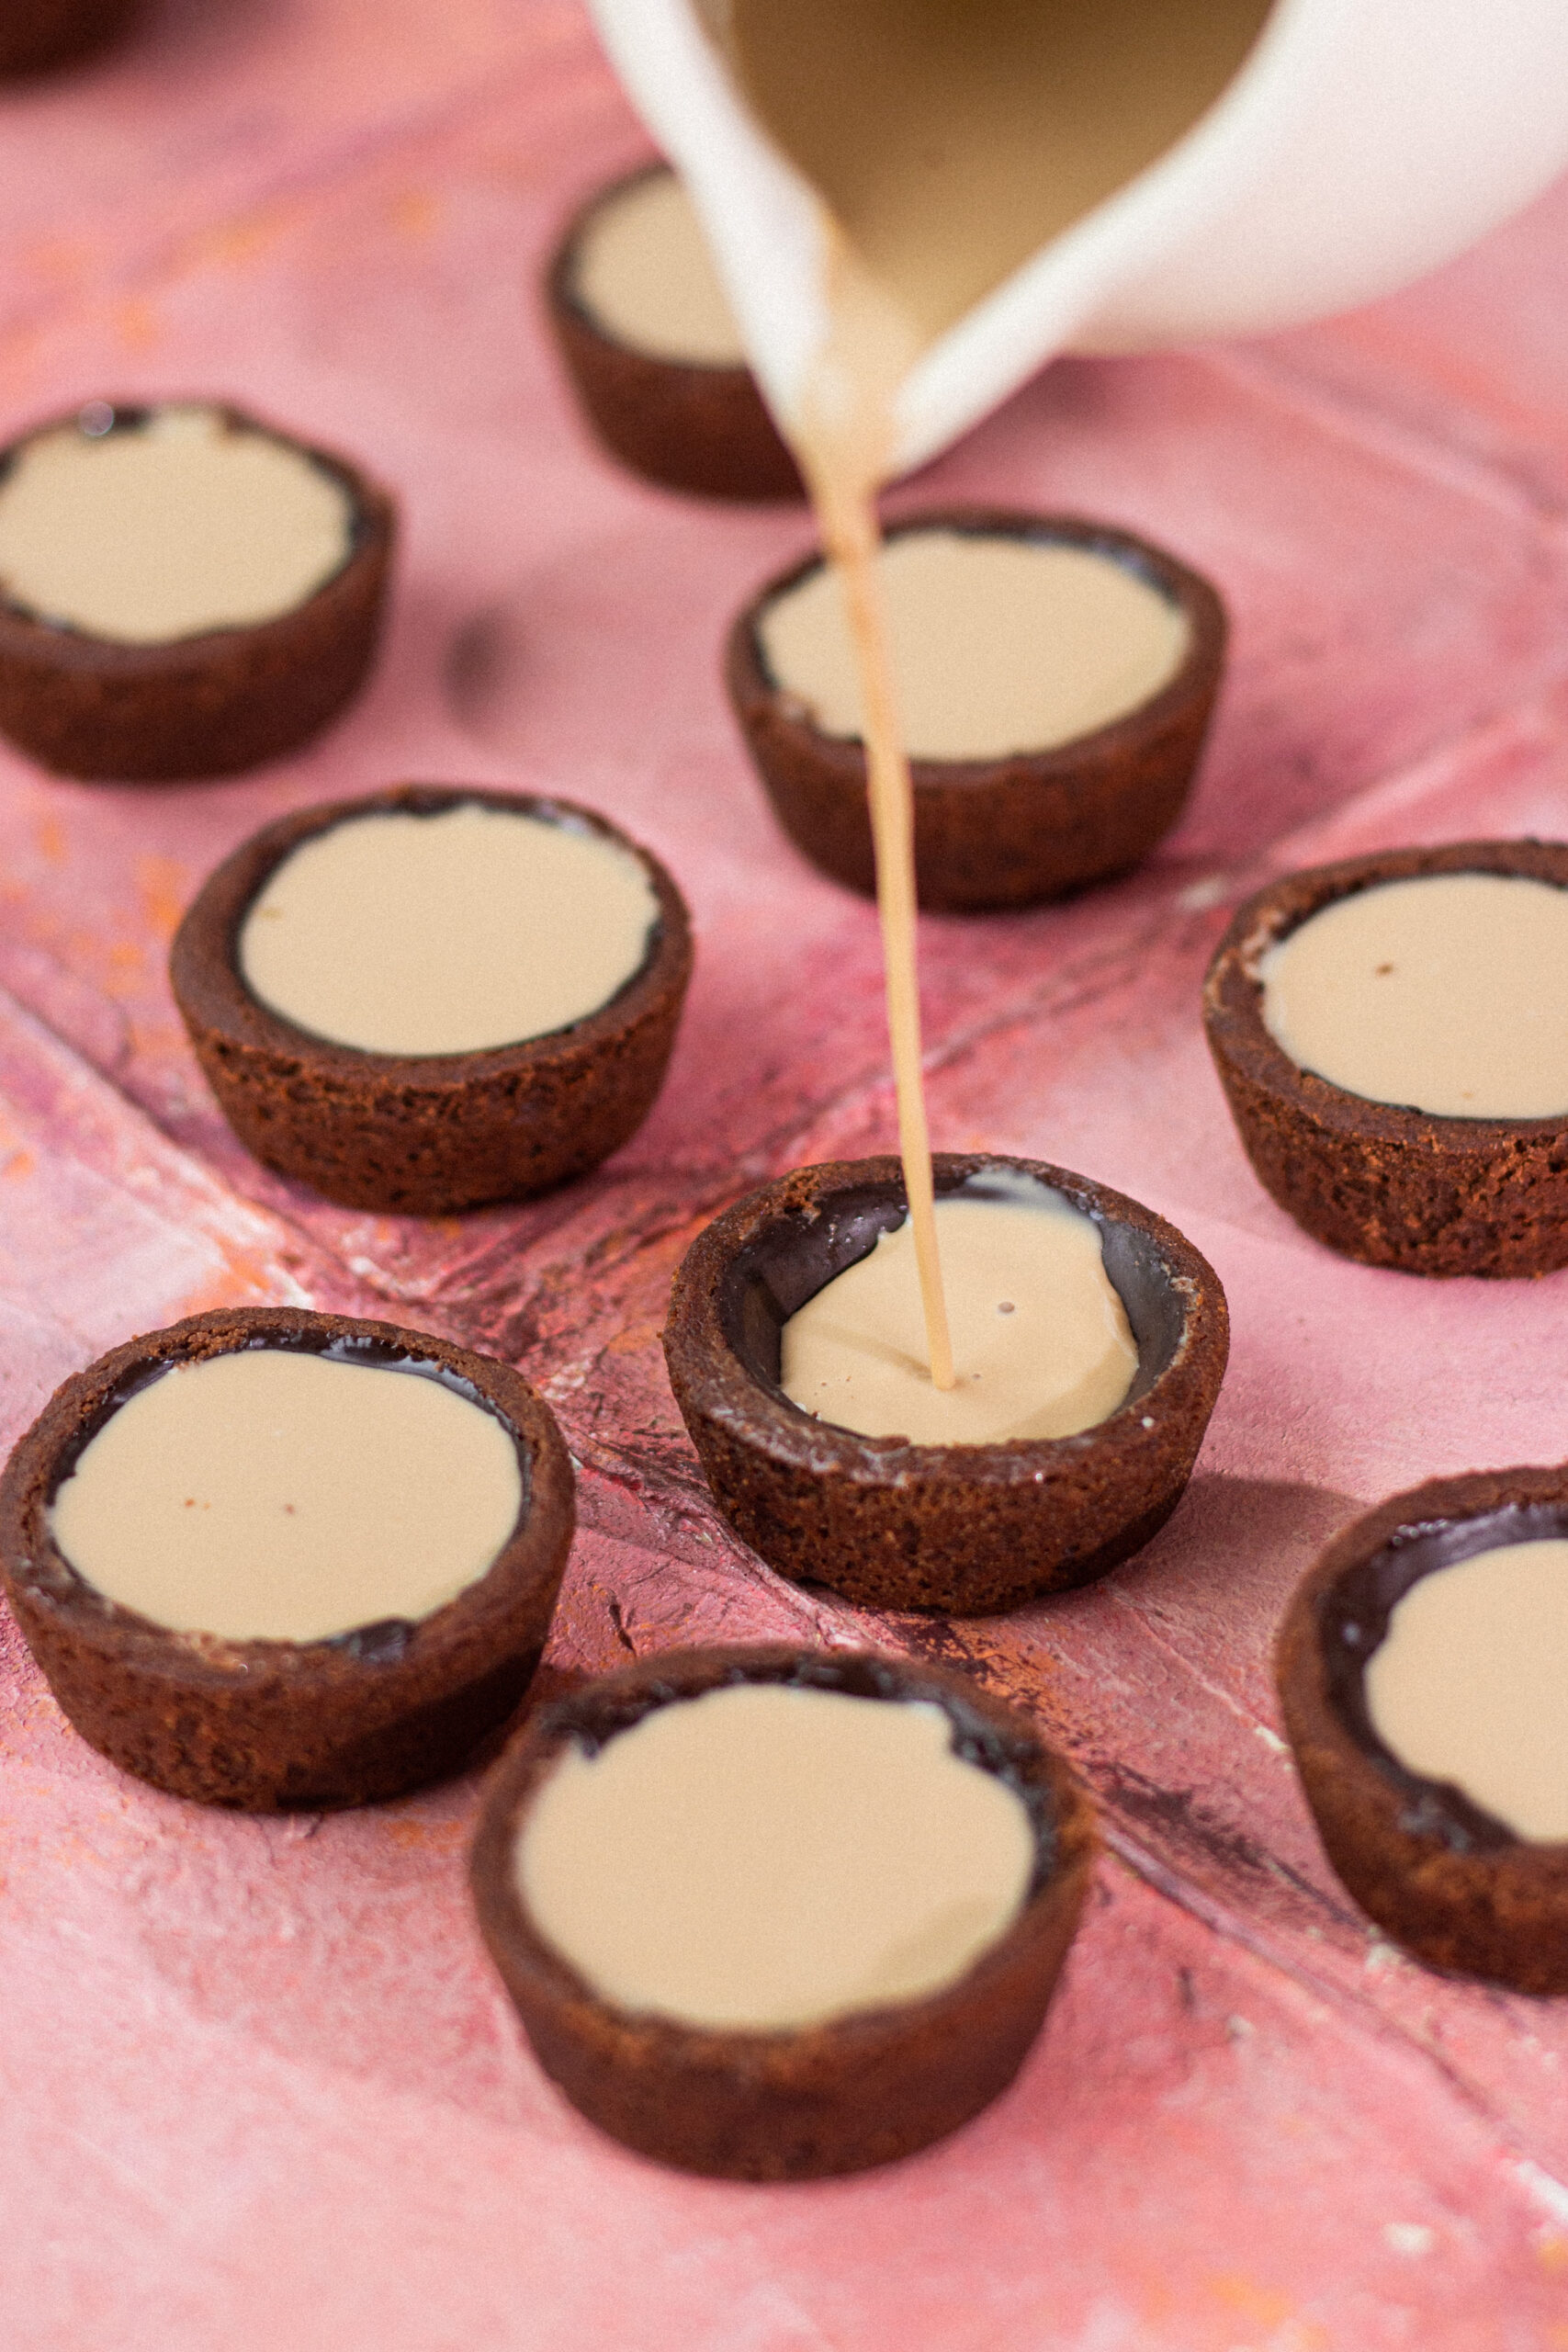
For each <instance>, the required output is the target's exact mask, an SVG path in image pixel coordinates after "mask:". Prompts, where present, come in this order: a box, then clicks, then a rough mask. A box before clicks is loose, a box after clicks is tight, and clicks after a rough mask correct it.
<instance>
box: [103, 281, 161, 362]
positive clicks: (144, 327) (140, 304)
mask: <svg viewBox="0 0 1568 2352" xmlns="http://www.w3.org/2000/svg"><path fill="white" fill-rule="evenodd" d="M114 323H115V333H116V334H118V337H119V339H120V342H121V343H122V345H124V347H125V349H126V350H127V351H151V350H152V347H153V345H155V344H156V343H157V342H158V341H159V340H160V338H161V337H162V335H163V332H164V330H163V328H162V326H161V325H160V324H159V322H158V315H157V312H156V311H154V310H153V308H152V304H151V302H144V301H142V300H141V299H140V298H139V297H138V296H135V295H133V296H132V297H131V298H130V300H129V301H125V302H121V303H120V304H119V305H118V308H117V310H116V311H115V314H114Z"/></svg>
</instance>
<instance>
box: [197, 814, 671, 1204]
mask: <svg viewBox="0 0 1568 2352" xmlns="http://www.w3.org/2000/svg"><path fill="white" fill-rule="evenodd" d="M468 803H472V804H475V805H477V806H479V807H480V808H484V809H501V810H503V811H510V812H513V813H515V814H518V815H522V816H526V817H532V818H535V819H537V820H542V821H544V822H547V823H551V824H559V825H564V826H568V827H570V828H573V829H577V830H581V831H587V832H591V833H593V834H597V835H598V836H600V837H601V838H603V839H604V840H605V841H607V842H614V843H615V844H616V846H617V847H618V848H620V849H621V850H623V851H625V852H626V854H628V855H630V856H632V857H634V858H636V859H637V862H638V863H639V864H640V865H641V866H642V868H643V871H644V872H645V873H646V875H647V876H648V879H649V885H650V886H651V888H652V890H653V892H654V895H655V896H656V898H657V899H658V903H659V916H658V920H657V922H655V924H654V927H653V929H652V931H651V933H650V934H649V943H648V949H647V953H646V955H645V956H644V959H643V962H642V964H641V966H640V967H639V968H638V969H637V972H636V973H635V974H634V975H633V976H632V978H630V979H629V980H628V981H627V982H626V986H625V987H624V988H622V989H620V990H619V991H618V993H617V994H616V995H615V996H614V997H612V998H611V999H610V1001H608V1002H607V1003H605V1004H604V1005H601V1006H600V1007H599V1009H598V1010H597V1011H596V1012H591V1013H589V1014H587V1015H586V1016H585V1017H584V1018H583V1019H582V1020H581V1021H576V1022H573V1023H570V1026H568V1027H566V1028H563V1029H556V1030H552V1031H550V1032H549V1033H548V1034H547V1035H544V1036H539V1037H530V1038H525V1039H524V1040H523V1041H522V1042H521V1043H519V1044H517V1045H512V1046H493V1047H490V1048H485V1049H482V1050H479V1051H476V1052H471V1053H460V1054H419V1055H397V1054H381V1053H371V1052H367V1051H363V1050H361V1049H360V1048H359V1047H357V1046H341V1045H334V1044H333V1043H332V1042H330V1041H329V1040H327V1039H325V1038H321V1037H316V1036H312V1035H310V1034H309V1032H307V1031H305V1030H303V1029H299V1028H296V1027H295V1026H294V1024H293V1023H292V1022H289V1021H288V1020H285V1019H284V1017H283V1016H282V1015H281V1014H280V1013H276V1012H272V1011H271V1010H270V1008H269V1007H267V1006H266V1005H265V1004H263V1003H262V1002H261V1001H259V1000H258V999H257V998H256V997H255V996H254V995H253V994H252V992H251V990H250V989H248V988H247V987H246V985H245V982H244V980H243V978H242V976H241V972H240V967H239V961H238V952H237V943H238V939H239V934H240V930H241V926H242V925H243V922H244V918H245V915H246V913H247V911H248V910H249V908H250V906H251V904H252V901H253V900H254V899H255V898H256V896H257V894H258V892H259V891H260V890H261V888H262V887H263V885H264V884H265V882H266V881H267V879H268V877H269V876H271V874H272V873H273V871H274V869H275V868H276V866H277V865H280V864H281V863H282V861H283V860H284V858H286V857H287V856H288V854H289V853H290V851H292V850H294V849H296V848H297V847H298V846H299V843H300V842H305V841H308V840H310V838H311V837H312V836H313V835H315V834H318V833H322V832H326V831H330V830H331V829H332V828H333V826H335V825H340V824H344V823H345V822H350V821H353V820H355V819H357V818H361V817H367V816H372V817H373V816H376V815H378V814H380V813H386V812H392V813H408V814H412V815H414V816H434V815H438V814H440V813H441V812H442V811H443V810H446V809H456V808H459V807H462V806H464V805H465V804H468ZM691 968H692V934H691V924H690V921H689V919H688V916H687V913H686V907H685V902H684V900H683V899H682V896H681V893H680V891H679V890H678V889H677V888H676V886H675V883H674V881H673V880H672V878H671V876H670V875H669V874H668V873H667V872H666V870H665V868H664V867H663V866H662V865H660V863H659V861H658V859H657V858H655V857H654V856H652V855H651V854H649V851H647V850H645V849H641V848H639V847H638V845H637V843H636V842H632V841H630V840H628V839H627V837H626V834H624V833H622V832H621V831H618V830H617V828H616V827H615V826H614V825H612V824H610V823H609V822H608V821H607V820H605V819H604V818H603V817H600V816H597V815H596V814H595V813H594V812H593V810H592V809H581V808H579V807H577V806H576V805H575V803H573V802H571V801H567V800H552V799H544V798H541V797H539V796H537V795H536V794H532V793H509V792H491V791H480V790H478V789H471V790H470V789H468V788H466V787H464V786H456V785H402V786H398V787H396V788H395V789H393V790H390V791H387V792H380V793H374V794H371V795H369V796H367V797H365V798H363V799H359V800H339V801H333V802H331V803H329V804H327V805H324V806H321V807H319V808H314V809H297V810H295V811H294V813H293V814H292V815H290V816H288V817H283V818H280V819H279V820H277V821H276V823H275V824H271V825H268V826H265V828H264V829H263V830H262V831H260V832H259V833H254V834H253V835H252V837H251V839H250V840H249V841H247V842H243V844H242V845H241V847H240V848H239V849H237V850H236V851H235V852H234V853H233V854H232V855H231V857H228V858H226V859H225V860H224V862H223V864H222V865H220V866H219V868H218V869H217V871H216V873H214V874H213V875H211V876H209V879H208V881H207V882H206V884H205V885H204V886H203V888H202V889H201V891H200V893H199V895H198V896H197V899H196V900H195V903H194V904H193V905H192V907H191V909H190V911H189V912H188V913H187V915H186V918H185V921H184V922H182V923H181V925H180V928H179V931H178V933H176V935H175V944H174V950H173V954H172V956H171V959H170V967H169V972H170V978H171V981H172V983H173V987H174V992H175V1001H176V1002H177V1003H178V1005H179V1009H180V1012H181V1014H182V1016H183V1018H184V1021H185V1024H186V1029H187V1031H188V1032H189V1034H190V1040H191V1044H192V1046H194V1047H195V1049H196V1056H197V1060H198V1061H199V1062H200V1064H201V1067H202V1069H203V1071H204V1072H205V1074H206V1076H207V1080H208V1082H209V1085H210V1086H211V1088H212V1091H213V1093H214V1094H215V1095H216V1096H217V1098H218V1105H219V1108H220V1110H221V1112H222V1114H223V1115H224V1117H225V1118H226V1119H227V1120H228V1122H229V1125H231V1127H232V1128H233V1130H234V1133H235V1134H236V1135H237V1136H239V1138H240V1141H241V1142H242V1143H243V1145H244V1146H245V1148H246V1149H247V1150H248V1151H252V1152H254V1154H255V1156H256V1158H257V1159H261V1160H265V1162H266V1164H267V1166H268V1167H269V1168H276V1169H278V1170H281V1172H282V1173H283V1174H284V1175H286V1176H293V1177H297V1178H298V1179H299V1182H302V1183H305V1184H309V1185H310V1186H311V1187H312V1188H313V1189H314V1190H315V1191H316V1192H318V1193H324V1194H325V1195H326V1197H327V1198H328V1199H329V1200H333V1201H341V1202H343V1203H344V1204H345V1205H346V1206H348V1207H350V1208H360V1209H375V1210H380V1211H388V1212H395V1213H399V1214H402V1215H411V1216H444V1215H446V1214H448V1213H449V1212H452V1211H455V1210H459V1209H468V1208H474V1207H477V1206H479V1204H481V1203H483V1202H486V1201H502V1200H520V1199H525V1198H527V1197H529V1196H530V1195H532V1194H534V1193H543V1192H547V1191H548V1190H549V1189H550V1188H551V1187H552V1186H553V1185H556V1184H561V1183H564V1182H566V1181H567V1180H568V1179H569V1178H570V1177H573V1176H581V1175H582V1174H584V1173H585V1172H586V1170H589V1169H590V1168H596V1167H597V1166H598V1164H599V1162H600V1161H601V1160H602V1159H605V1158H606V1157H607V1156H608V1154H609V1153H611V1152H612V1151H615V1150H616V1149H617V1148H618V1147H619V1146H620V1145H622V1144H623V1143H625V1142H626V1139H627V1137H628V1136H631V1135H632V1134H633V1133H635V1131H636V1129H637V1127H638V1126H639V1125H641V1123H642V1121H643V1120H644V1118H646V1116H647V1115H648V1113H649V1109H650V1108H651V1106H652V1103H653V1100H654V1097H655V1096H656V1095H657V1093H658V1092H659V1089H660V1085H661V1084H662V1082H663V1078H664V1071H665V1067H666V1065H667V1063H668V1061H669V1059H670V1053H671V1047H672V1046H673V1044H674V1041H675V1030H676V1026H677V1023H678V1022H679V1020H680V1016H681V1007H682V1002H683V1001H684V998H685V992H686V983H687V980H688V979H689V978H690V977H691Z"/></svg>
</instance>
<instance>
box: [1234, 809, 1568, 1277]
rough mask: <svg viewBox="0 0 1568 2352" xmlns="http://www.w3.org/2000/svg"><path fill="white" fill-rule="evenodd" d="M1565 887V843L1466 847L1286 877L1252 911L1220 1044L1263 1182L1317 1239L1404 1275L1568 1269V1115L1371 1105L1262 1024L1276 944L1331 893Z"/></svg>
mask: <svg viewBox="0 0 1568 2352" xmlns="http://www.w3.org/2000/svg"><path fill="white" fill-rule="evenodd" d="M1431 874H1502V875H1510V876H1525V877H1527V878H1529V879H1530V880H1534V881H1539V882H1547V883H1551V884H1552V885H1554V886H1555V887H1556V888H1568V845H1564V844H1562V843H1561V842H1536V841H1516V842H1450V843H1449V844H1447V845H1446V846H1444V847H1442V848H1439V849H1402V850H1382V851H1377V852H1374V853H1373V854H1371V855H1368V856H1364V857H1351V858H1345V859H1342V860H1340V861H1339V862H1338V863H1337V864H1335V865H1317V866H1311V867H1308V868H1306V869H1305V870H1304V871H1303V872H1302V873H1300V874H1288V875H1286V876H1283V878H1282V879H1281V880H1280V881H1278V882H1271V883H1269V885H1268V887H1267V888H1264V889H1262V890H1259V891H1258V892H1257V893H1256V894H1255V895H1254V896H1253V897H1252V898H1250V899H1247V903H1246V904H1245V906H1243V907H1241V908H1240V909H1239V910H1238V911H1237V913H1236V915H1235V920H1234V921H1233V922H1232V923H1231V925H1230V928H1229V930H1228V931H1227V932H1226V933H1225V935H1224V938H1223V939H1222V940H1221V942H1220V944H1219V947H1218V949H1217V951H1216V953H1215V956H1214V959H1213V963H1212V964H1211V965H1210V967H1209V974H1208V978H1207V979H1206V981H1205V983H1204V988H1203V1023H1204V1027H1205V1029H1206V1031H1207V1033H1208V1039H1209V1050H1210V1052H1211V1053H1212V1054H1213V1057H1214V1064H1215V1067H1216V1069H1218V1071H1219V1074H1220V1079H1221V1082H1222V1084H1223V1085H1224V1090H1225V1094H1226V1097H1227V1099H1228V1101H1229V1103H1230V1107H1231V1114H1232V1115H1233V1117H1234V1118H1235V1124H1236V1128H1237V1131H1238V1133H1239V1134H1240V1136H1241V1140H1242V1144H1243V1146H1244V1148H1245V1149H1246V1152H1247V1158H1248V1159H1250V1160H1251V1162H1252V1165H1253V1168H1254V1170H1256V1172H1257V1174H1258V1180H1259V1182H1261V1183H1262V1185H1263V1187H1264V1190H1265V1191H1266V1192H1267V1193H1269V1194H1270V1195H1271V1196H1272V1198H1273V1199H1274V1200H1276V1201H1277V1202H1278V1203H1279V1204H1280V1207H1281V1208H1282V1209H1284V1210H1285V1211H1286V1213H1287V1214H1288V1215H1289V1216H1292V1217H1294V1219H1295V1221H1296V1223H1297V1224H1298V1225H1299V1226H1301V1227H1303V1228H1304V1230H1305V1231H1306V1232H1308V1233H1310V1234H1311V1235H1312V1236H1313V1238H1314V1240H1317V1241H1322V1242H1325V1244H1326V1245H1327V1247H1328V1248H1329V1249H1330V1250H1338V1251H1339V1252H1340V1254H1341V1256H1343V1257H1347V1258H1357V1259H1359V1260H1360V1261H1361V1262H1362V1263H1363V1264H1365V1265H1369V1266H1392V1267H1394V1268H1396V1269H1397V1270H1398V1271H1399V1272H1402V1273H1408V1274H1434V1275H1438V1274H1491V1275H1522V1274H1545V1273H1550V1272H1551V1271H1552V1270H1553V1269H1554V1268H1555V1267H1558V1266H1562V1265H1568V1114H1563V1115H1562V1116H1558V1117H1554V1118H1549V1119H1460V1118H1448V1117H1442V1116H1438V1114H1434V1113H1431V1112H1427V1111H1417V1110H1413V1109H1409V1108H1407V1107H1405V1106H1404V1105H1402V1104H1399V1103H1374V1102H1371V1101H1369V1100H1368V1099H1367V1098H1366V1097H1365V1096H1364V1095H1359V1094H1351V1093H1348V1092H1347V1091H1346V1090H1345V1089H1344V1088H1343V1087H1340V1086H1336V1085H1334V1084H1333V1083H1332V1082H1331V1081H1330V1080H1327V1079H1325V1078H1319V1077H1318V1076H1317V1075H1316V1074H1315V1073H1314V1071H1312V1070H1306V1069H1299V1068H1298V1067H1297V1065H1296V1064H1295V1063H1294V1062H1293V1061H1292V1059H1291V1057H1290V1056H1289V1055H1288V1054H1287V1053H1286V1052H1285V1050H1284V1048H1283V1046H1280V1044H1279V1043H1278V1042H1277V1041H1276V1039H1275V1038H1274V1037H1273V1036H1272V1035H1270V1033H1269V1029H1268V1027H1267V1025H1266V1024H1265V1022H1264V1019H1263V982H1262V979H1261V978H1260V976H1259V967H1260V966H1261V964H1262V961H1263V958H1264V956H1266V955H1267V953H1268V951H1269V948H1270V947H1272V946H1273V945H1274V944H1276V942H1278V941H1280V940H1281V939H1284V938H1286V937H1287V936H1288V935H1289V934H1290V933H1292V931H1294V930H1296V929H1297V928H1298V926H1299V925H1300V924H1302V923H1303V922H1306V921H1307V919H1308V918H1309V917H1310V916H1312V915H1315V914H1317V913H1319V912H1320V911H1321V910H1322V909H1323V908H1325V907H1326V906H1328V905H1330V904H1331V903H1332V902H1333V901H1334V900H1336V899H1345V898H1349V897H1351V896H1353V895H1354V894H1355V893H1356V892H1357V891H1359V890H1367V889H1371V888H1375V887H1376V886H1377V885H1378V884H1380V883H1383V882H1402V881H1406V880H1409V879H1410V878H1412V877H1413V876H1419V875H1431Z"/></svg>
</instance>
